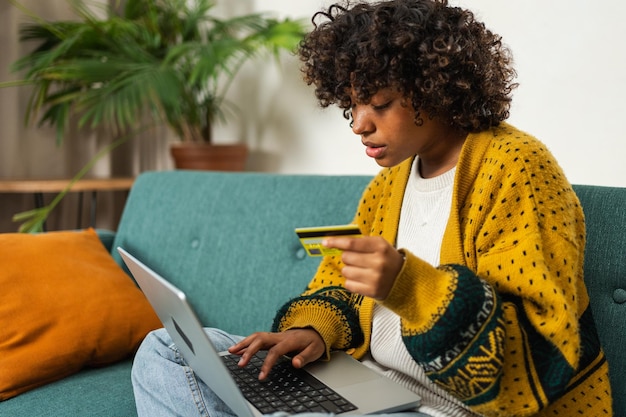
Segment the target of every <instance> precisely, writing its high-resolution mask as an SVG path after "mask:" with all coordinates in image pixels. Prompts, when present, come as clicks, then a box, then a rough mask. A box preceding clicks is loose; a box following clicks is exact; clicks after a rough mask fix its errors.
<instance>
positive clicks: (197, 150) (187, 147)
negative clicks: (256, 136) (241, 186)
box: [170, 143, 248, 171]
mask: <svg viewBox="0 0 626 417" xmlns="http://www.w3.org/2000/svg"><path fill="white" fill-rule="evenodd" d="M170 151H171V154H172V157H173V158H174V166H175V167H176V169H194V170H209V171H244V170H245V168H246V161H247V159H248V146H247V145H245V144H234V145H212V144H206V143H177V144H173V145H172V146H171V147H170Z"/></svg>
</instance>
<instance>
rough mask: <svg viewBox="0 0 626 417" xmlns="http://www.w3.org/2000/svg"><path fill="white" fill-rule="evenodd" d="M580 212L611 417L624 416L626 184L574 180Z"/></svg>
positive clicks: (592, 303) (586, 279)
mask: <svg viewBox="0 0 626 417" xmlns="http://www.w3.org/2000/svg"><path fill="white" fill-rule="evenodd" d="M574 190H575V191H576V194H577V195H578V198H579V199H580V202H581V204H582V207H583V211H584V212H585V222H586V225H587V247H586V248H585V284H586V285H587V290H588V291H589V296H590V300H591V309H592V311H593V315H594V319H595V321H596V325H597V327H598V335H599V337H600V342H601V343H602V346H603V347H604V351H605V353H606V357H607V360H608V362H609V376H610V378H611V388H612V390H613V412H614V415H615V416H626V188H617V187H600V186H591V185H575V186H574Z"/></svg>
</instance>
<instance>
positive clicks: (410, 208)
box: [363, 158, 476, 417]
mask: <svg viewBox="0 0 626 417" xmlns="http://www.w3.org/2000/svg"><path fill="white" fill-rule="evenodd" d="M417 167H418V158H415V162H414V163H413V168H412V170H411V176H410V177H409V181H408V183H407V187H406V192H405V194H404V200H403V202H402V211H401V213H400V225H399V228H398V239H397V247H398V248H404V249H406V250H408V251H409V252H411V253H412V254H414V255H416V256H418V257H420V258H422V259H423V260H425V261H426V262H429V263H430V264H432V265H438V264H439V255H440V250H441V242H442V240H443V233H444V231H445V228H446V224H447V222H448V217H449V216H450V208H451V206H452V188H453V185H454V175H455V173H456V168H453V169H451V170H450V171H448V172H446V173H444V174H442V175H440V176H438V177H435V178H428V179H426V178H422V177H421V176H420V175H419V171H418V169H417ZM372 326H373V327H372V340H371V347H370V356H369V357H366V358H365V359H364V360H363V362H364V363H365V364H366V365H368V366H370V367H371V368H374V369H376V370H377V371H379V372H381V373H383V374H384V375H386V376H387V377H389V378H391V379H392V380H394V381H396V382H398V383H400V384H401V385H403V386H405V387H407V388H408V389H410V390H412V391H414V392H416V393H418V394H419V395H420V396H421V397H422V405H421V406H420V407H419V411H420V412H422V413H425V414H428V415H431V416H435V417H450V416H454V417H460V416H475V415H476V414H474V413H472V412H471V411H470V410H469V409H468V408H467V407H466V406H465V405H464V404H463V403H461V401H459V400H458V399H456V398H454V397H452V396H451V395H450V394H448V393H447V392H446V391H444V390H443V389H441V388H439V387H438V386H436V385H435V384H434V383H432V382H431V381H430V380H429V379H428V377H427V376H426V375H425V374H424V371H423V370H422V368H421V367H420V366H419V365H418V364H417V363H416V362H415V361H414V360H413V358H412V357H411V355H410V354H409V352H408V350H407V349H406V347H405V345H404V343H403V342H402V334H401V330H400V317H399V316H397V315H396V314H395V313H393V312H392V311H390V310H388V309H387V308H385V307H383V306H381V305H378V304H376V306H375V308H374V321H373V325H372Z"/></svg>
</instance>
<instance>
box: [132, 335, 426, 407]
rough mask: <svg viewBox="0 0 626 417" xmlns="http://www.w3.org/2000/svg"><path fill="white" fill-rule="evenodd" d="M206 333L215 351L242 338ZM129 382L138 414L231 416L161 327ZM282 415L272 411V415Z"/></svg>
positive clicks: (137, 361)
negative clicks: (130, 382) (197, 376)
mask: <svg viewBox="0 0 626 417" xmlns="http://www.w3.org/2000/svg"><path fill="white" fill-rule="evenodd" d="M206 332H207V334H208V336H209V338H210V339H211V341H212V342H213V344H214V345H215V348H216V349H217V350H218V351H222V350H226V349H227V348H228V347H230V346H232V345H233V344H235V343H236V342H238V341H239V340H241V339H242V337H241V336H232V335H229V334H227V333H225V332H223V331H221V330H217V329H206ZM132 382H133V390H134V393H135V401H136V403H137V412H138V414H139V417H143V416H145V417H154V416H159V417H165V416H185V417H188V416H203V417H209V416H210V417H234V414H233V413H232V411H230V409H229V408H228V407H227V406H226V404H224V403H223V402H222V400H220V399H219V398H218V397H217V396H216V395H215V394H214V393H213V392H212V391H211V390H210V389H209V388H208V387H207V386H206V385H205V384H204V383H203V382H202V380H200V379H198V378H196V375H195V374H194V373H193V371H192V370H191V368H190V367H189V366H188V365H187V364H186V363H185V361H184V359H183V358H182V356H181V355H180V353H179V352H178V349H176V346H174V343H173V342H172V339H170V337H169V334H168V333H167V332H166V331H165V330H164V329H161V330H156V331H154V332H152V333H150V334H149V335H148V336H147V337H146V339H145V340H144V341H143V343H142V344H141V347H140V348H139V351H138V352H137V355H136V357H135V361H134V363H133V371H132ZM286 415H287V414H285V413H276V414H274V415H272V417H283V416H286ZM298 416H300V417H321V416H327V414H319V413H305V414H298ZM381 416H382V415H381ZM392 416H393V417H428V416H427V415H426V414H422V413H418V412H408V413H406V412H405V413H395V414H393V415H392Z"/></svg>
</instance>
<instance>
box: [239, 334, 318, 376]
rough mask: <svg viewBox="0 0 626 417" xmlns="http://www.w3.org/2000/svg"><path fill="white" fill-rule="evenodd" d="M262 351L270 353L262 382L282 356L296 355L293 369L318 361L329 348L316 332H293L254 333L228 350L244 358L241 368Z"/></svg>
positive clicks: (264, 365) (261, 372) (261, 373)
mask: <svg viewBox="0 0 626 417" xmlns="http://www.w3.org/2000/svg"><path fill="white" fill-rule="evenodd" d="M259 350H267V356H266V357H265V361H264V362H263V365H262V366H261V370H260V373H259V379H265V378H266V377H267V375H268V374H269V373H270V371H271V369H272V368H273V367H274V365H276V363H277V362H278V360H279V359H280V358H281V357H282V356H284V355H287V354H294V355H295V356H294V357H293V359H292V363H293V365H294V367H297V368H300V367H302V366H304V365H306V364H307V363H309V362H313V361H315V360H317V359H319V358H320V356H322V354H323V353H324V352H325V350H326V346H325V344H324V341H323V339H322V338H321V336H320V335H319V334H318V333H317V332H316V331H315V330H313V329H294V330H288V331H286V332H281V333H262V332H259V333H254V334H252V335H250V336H248V337H246V338H245V339H243V340H242V341H241V342H239V343H237V344H235V345H233V346H231V347H230V348H229V349H228V351H229V352H230V353H232V354H235V355H241V359H240V360H239V366H242V367H243V366H246V365H247V364H248V363H249V362H250V359H251V358H252V357H253V356H254V355H255V354H256V353H257V352H258V351H259Z"/></svg>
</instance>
